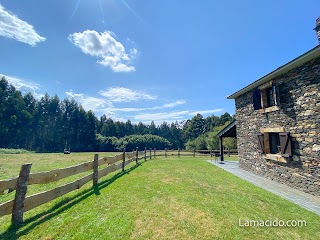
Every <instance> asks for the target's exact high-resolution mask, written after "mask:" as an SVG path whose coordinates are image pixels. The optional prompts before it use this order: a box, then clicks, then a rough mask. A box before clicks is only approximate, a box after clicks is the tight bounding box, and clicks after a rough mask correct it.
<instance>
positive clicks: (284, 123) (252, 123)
mask: <svg viewBox="0 0 320 240" xmlns="http://www.w3.org/2000/svg"><path fill="white" fill-rule="evenodd" d="M315 30H316V32H317V35H318V39H319V43H320V18H318V19H317V27H316V28H315ZM228 98H229V99H235V106H236V128H237V143H238V151H239V164H240V167H241V168H243V169H246V170H248V171H251V172H254V173H258V174H260V175H264V176H266V177H268V178H271V179H273V180H276V181H278V182H281V183H284V184H287V185H289V186H291V187H294V188H298V189H301V190H303V191H305V192H308V193H311V194H313V195H317V196H320V45H318V46H317V47H315V48H313V49H311V50H310V51H308V52H306V53H305V54H303V55H301V56H299V57H298V58H296V59H294V60H292V61H291V62H289V63H287V64H285V65H283V66H282V67H280V68H278V69H276V70H275V71H273V72H271V73H269V74H268V75H266V76H264V77H262V78H260V79H258V80H257V81H255V82H253V83H252V84H250V85H248V86H246V87H244V88H243V89H241V90H239V91H237V92H236V93H234V94H232V95H230V96H229V97H228Z"/></svg>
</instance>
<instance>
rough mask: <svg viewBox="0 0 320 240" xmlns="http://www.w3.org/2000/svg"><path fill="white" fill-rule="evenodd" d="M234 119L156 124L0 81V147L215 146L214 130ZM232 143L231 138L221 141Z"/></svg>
mask: <svg viewBox="0 0 320 240" xmlns="http://www.w3.org/2000/svg"><path fill="white" fill-rule="evenodd" d="M231 121H233V117H232V116H231V115H230V114H229V113H224V114H222V115H221V116H220V117H219V116H215V115H212V116H208V117H206V118H204V117H203V116H202V115H201V114H197V115H196V116H194V117H193V118H192V119H190V120H186V121H181V122H175V123H167V122H163V123H161V124H160V125H155V123H154V122H153V121H152V122H151V123H150V124H144V123H142V122H139V123H132V122H131V121H130V120H127V121H126V122H120V121H115V120H113V119H111V118H107V117H106V116H105V115H103V116H101V117H100V118H98V117H96V116H95V114H94V113H93V112H92V111H91V110H89V111H86V110H84V108H83V107H82V106H81V105H80V104H78V103H77V102H76V101H75V100H74V99H69V98H65V99H63V100H60V99H59V98H58V96H57V95H55V96H53V97H51V96H49V95H48V94H45V95H44V96H43V97H42V98H41V99H40V100H37V99H36V98H35V97H34V96H33V95H32V94H31V93H27V94H22V93H21V92H20V91H19V90H17V89H16V88H15V87H14V86H13V85H11V84H9V83H8V81H7V80H6V79H5V78H2V79H1V80H0V136H1V137H0V148H20V149H26V150H29V151H35V152H62V151H63V150H64V149H65V148H67V149H69V148H70V150H71V151H74V152H85V151H121V150H122V149H123V148H126V149H127V150H128V151H131V150H133V149H135V148H136V147H138V148H139V149H144V147H147V148H157V149H164V148H170V149H178V148H180V149H199V150H200V149H218V148H219V142H218V139H217V137H216V134H217V133H218V132H219V131H220V130H221V129H222V128H223V127H224V126H226V125H227V124H229V123H230V122H231ZM224 142H225V143H224V144H225V147H227V148H231V149H234V148H236V142H235V139H227V140H226V141H224Z"/></svg>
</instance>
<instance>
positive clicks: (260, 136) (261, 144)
mask: <svg viewBox="0 0 320 240" xmlns="http://www.w3.org/2000/svg"><path fill="white" fill-rule="evenodd" d="M258 152H259V153H265V151H264V137H263V134H262V133H258Z"/></svg>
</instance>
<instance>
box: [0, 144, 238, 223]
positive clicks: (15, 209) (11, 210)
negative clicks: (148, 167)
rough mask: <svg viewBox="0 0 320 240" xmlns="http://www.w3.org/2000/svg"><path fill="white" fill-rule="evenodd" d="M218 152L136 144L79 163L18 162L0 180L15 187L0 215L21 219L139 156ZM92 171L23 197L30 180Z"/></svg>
mask: <svg viewBox="0 0 320 240" xmlns="http://www.w3.org/2000/svg"><path fill="white" fill-rule="evenodd" d="M225 153H226V154H229V155H230V154H233V155H234V154H237V150H226V151H225ZM218 154H220V151H218V150H180V149H178V150H168V149H165V150H156V149H151V148H150V149H148V150H147V148H145V150H144V151H139V150H138V148H137V149H136V150H135V151H132V152H126V151H125V150H124V151H123V152H122V153H120V154H118V155H116V156H113V157H102V158H100V159H99V157H98V154H95V156H94V160H93V161H89V162H85V163H81V164H78V165H75V166H70V167H66V168H60V169H54V170H51V171H47V172H36V173H30V169H31V164H24V165H22V166H21V170H20V174H19V176H18V177H15V178H12V179H9V180H1V181H0V193H3V192H4V191H5V190H8V192H12V191H13V190H15V191H16V194H15V198H14V199H13V200H9V201H7V202H4V203H2V204H0V217H1V216H4V215H8V214H12V218H11V221H12V224H19V223H23V213H24V212H26V211H29V210H31V209H33V208H35V207H38V206H40V205H42V204H45V203H47V202H50V201H52V200H54V199H56V198H58V197H61V196H63V195H65V194H67V193H69V192H71V191H74V190H76V189H79V188H81V187H82V186H83V185H84V184H86V183H88V182H90V181H93V186H95V185H97V184H98V180H99V179H100V178H102V177H104V176H106V175H108V174H109V173H112V172H115V171H117V170H120V169H122V171H124V169H125V166H127V165H128V164H130V163H132V162H136V163H138V162H139V160H145V161H146V160H147V159H152V158H156V157H157V156H164V157H168V156H178V157H182V156H193V157H198V156H206V157H208V156H210V157H213V156H217V155H218ZM102 165H105V166H106V167H105V168H102V169H98V167H99V166H102ZM88 171H92V172H91V173H90V174H88V175H86V176H84V177H81V178H80V179H77V180H75V181H73V182H70V183H67V184H64V185H62V186H59V187H56V188H53V189H51V190H47V191H44V192H40V193H37V194H34V195H31V196H27V197H26V192H27V186H28V185H32V184H48V183H51V182H54V181H58V180H60V179H63V178H67V177H70V176H73V175H77V174H79V173H83V172H88Z"/></svg>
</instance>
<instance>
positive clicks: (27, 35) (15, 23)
mask: <svg viewBox="0 0 320 240" xmlns="http://www.w3.org/2000/svg"><path fill="white" fill-rule="evenodd" d="M0 36H3V37H7V38H13V39H15V40H17V41H19V42H23V43H27V44H30V45H31V46H35V45H36V44H37V43H39V42H42V41H45V40H46V39H45V38H44V37H42V36H40V35H39V34H38V33H37V32H36V31H35V30H34V28H33V26H32V25H30V24H29V23H27V22H25V21H23V20H21V19H19V18H18V17H17V16H15V15H14V14H12V13H11V12H9V11H7V10H6V9H5V8H4V7H3V6H2V5H1V4H0Z"/></svg>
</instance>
